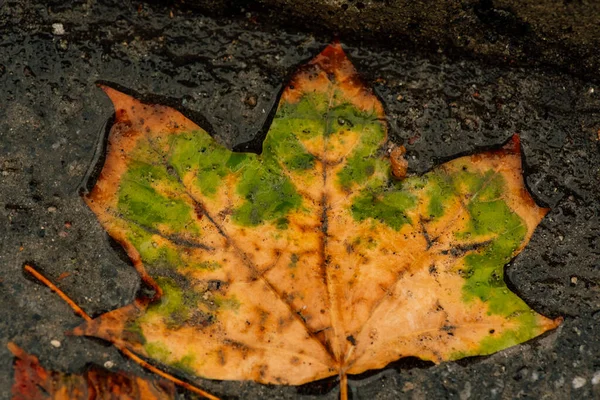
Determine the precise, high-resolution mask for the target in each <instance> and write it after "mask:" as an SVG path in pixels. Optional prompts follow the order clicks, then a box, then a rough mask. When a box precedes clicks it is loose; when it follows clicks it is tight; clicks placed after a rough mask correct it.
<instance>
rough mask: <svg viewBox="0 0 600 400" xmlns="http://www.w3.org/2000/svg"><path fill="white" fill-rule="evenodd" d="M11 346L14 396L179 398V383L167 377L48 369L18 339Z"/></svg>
mask: <svg viewBox="0 0 600 400" xmlns="http://www.w3.org/2000/svg"><path fill="white" fill-rule="evenodd" d="M8 349H9V350H10V351H11V352H12V353H13V355H14V356H15V362H14V370H15V377H14V383H13V386H12V390H11V392H12V393H11V394H12V399H13V400H37V399H65V400H76V399H81V400H85V399H94V398H102V399H120V400H127V399H144V400H164V399H174V398H175V385H174V384H173V382H170V381H167V380H145V379H142V378H141V377H139V376H135V375H130V374H125V373H123V372H111V371H109V370H106V369H104V368H99V367H97V366H93V367H91V368H89V369H88V370H87V371H86V372H85V373H83V374H81V375H78V374H66V373H63V372H57V371H48V370H46V369H45V368H44V367H42V365H41V364H40V362H39V360H38V358H37V357H36V356H34V355H31V354H27V353H26V352H25V351H24V350H23V349H21V348H20V347H19V346H17V345H16V344H15V343H12V342H10V343H8Z"/></svg>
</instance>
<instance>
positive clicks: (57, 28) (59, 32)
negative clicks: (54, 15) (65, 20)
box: [52, 23, 65, 36]
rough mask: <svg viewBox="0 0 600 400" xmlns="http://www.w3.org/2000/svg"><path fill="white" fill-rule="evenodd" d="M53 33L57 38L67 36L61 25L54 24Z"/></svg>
mask: <svg viewBox="0 0 600 400" xmlns="http://www.w3.org/2000/svg"><path fill="white" fill-rule="evenodd" d="M52 33H53V34H54V35H56V36H61V35H64V34H65V27H64V26H63V24H61V23H56V24H52Z"/></svg>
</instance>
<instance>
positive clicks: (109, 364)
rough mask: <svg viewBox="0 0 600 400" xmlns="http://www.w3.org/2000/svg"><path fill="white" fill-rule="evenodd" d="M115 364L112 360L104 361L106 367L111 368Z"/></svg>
mask: <svg viewBox="0 0 600 400" xmlns="http://www.w3.org/2000/svg"><path fill="white" fill-rule="evenodd" d="M114 366H115V363H114V362H112V361H110V360H109V361H107V362H105V363H104V368H107V369H110V368H112V367H114Z"/></svg>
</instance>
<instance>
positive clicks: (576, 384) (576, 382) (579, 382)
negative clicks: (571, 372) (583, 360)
mask: <svg viewBox="0 0 600 400" xmlns="http://www.w3.org/2000/svg"><path fill="white" fill-rule="evenodd" d="M585 383H586V380H585V378H582V377H581V376H576V377H575V378H573V389H579V388H582V387H583V386H585Z"/></svg>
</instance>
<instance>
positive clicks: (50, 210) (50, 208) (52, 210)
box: [48, 207, 56, 213]
mask: <svg viewBox="0 0 600 400" xmlns="http://www.w3.org/2000/svg"><path fill="white" fill-rule="evenodd" d="M48 212H49V213H53V212H56V207H48Z"/></svg>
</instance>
